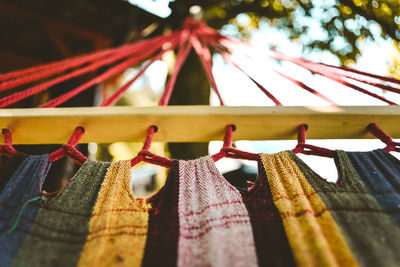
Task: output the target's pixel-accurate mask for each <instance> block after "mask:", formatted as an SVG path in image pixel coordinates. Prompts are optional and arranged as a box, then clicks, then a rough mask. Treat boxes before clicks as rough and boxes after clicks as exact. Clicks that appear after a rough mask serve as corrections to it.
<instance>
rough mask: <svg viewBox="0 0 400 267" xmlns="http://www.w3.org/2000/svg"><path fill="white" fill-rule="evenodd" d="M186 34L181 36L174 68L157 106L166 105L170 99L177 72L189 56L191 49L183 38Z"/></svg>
mask: <svg viewBox="0 0 400 267" xmlns="http://www.w3.org/2000/svg"><path fill="white" fill-rule="evenodd" d="M187 34H188V33H187V32H185V33H184V34H182V39H181V43H180V45H179V51H178V55H177V56H176V62H175V67H174V70H173V72H172V75H171V77H170V78H169V80H168V82H167V85H166V86H165V90H164V93H163V94H162V96H161V98H160V101H159V102H158V105H159V106H166V105H168V103H169V99H170V98H171V95H172V90H173V89H174V85H175V82H176V78H177V77H178V74H179V71H180V70H181V68H182V66H183V63H185V60H186V58H187V56H188V55H189V52H190V50H191V49H192V46H191V44H190V42H187V41H186V37H185V36H186V35H187Z"/></svg>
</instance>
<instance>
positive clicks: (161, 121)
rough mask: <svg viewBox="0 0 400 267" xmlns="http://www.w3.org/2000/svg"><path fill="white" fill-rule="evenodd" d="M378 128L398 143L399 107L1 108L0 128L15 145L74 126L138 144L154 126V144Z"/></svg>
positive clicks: (57, 138) (340, 135) (47, 140)
mask: <svg viewBox="0 0 400 267" xmlns="http://www.w3.org/2000/svg"><path fill="white" fill-rule="evenodd" d="M370 122H375V123H377V124H378V125H379V126H380V127H381V128H382V129H383V130H384V131H386V132H387V133H389V134H390V135H391V136H392V137H393V138H400V107H399V106H368V107H365V106H362V107H350V106H340V107H334V106H302V107H294V106H289V107H210V106H168V107H140V108H136V107H105V108H102V107H88V108H47V109H39V108H35V109H0V127H1V128H10V129H11V130H12V132H13V143H14V144H59V143H66V142H67V140H68V138H69V136H70V134H71V133H72V132H73V130H74V128H75V127H76V126H82V127H84V128H85V130H86V131H85V134H84V135H83V137H82V141H81V143H87V142H96V143H111V142H117V141H133V142H142V141H143V140H144V136H145V131H146V128H147V127H148V126H150V125H152V124H154V125H157V126H158V128H159V131H158V132H157V133H156V134H155V137H154V141H164V142H167V141H168V142H204V141H212V140H222V137H223V133H224V127H225V125H227V124H229V123H232V124H235V125H236V127H237V130H236V131H235V132H234V140H287V139H295V138H296V127H297V125H299V124H301V123H306V124H308V126H309V129H308V131H307V138H309V139H358V138H374V137H373V136H372V135H370V134H368V133H367V132H366V130H365V128H366V126H367V125H368V123H370Z"/></svg>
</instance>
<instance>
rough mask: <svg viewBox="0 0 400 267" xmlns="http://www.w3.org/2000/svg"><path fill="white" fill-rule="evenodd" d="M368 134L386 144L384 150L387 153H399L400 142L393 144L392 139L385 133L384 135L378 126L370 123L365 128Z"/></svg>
mask: <svg viewBox="0 0 400 267" xmlns="http://www.w3.org/2000/svg"><path fill="white" fill-rule="evenodd" d="M367 130H368V132H370V133H371V134H373V135H374V136H375V137H376V138H378V139H379V140H381V141H382V142H383V143H385V144H386V147H385V148H384V150H386V151H387V152H390V151H397V152H400V142H394V141H393V139H392V137H390V136H389V135H388V134H387V133H385V132H384V131H383V130H382V129H381V128H379V126H378V125H376V124H375V123H370V124H369V125H368V126H367Z"/></svg>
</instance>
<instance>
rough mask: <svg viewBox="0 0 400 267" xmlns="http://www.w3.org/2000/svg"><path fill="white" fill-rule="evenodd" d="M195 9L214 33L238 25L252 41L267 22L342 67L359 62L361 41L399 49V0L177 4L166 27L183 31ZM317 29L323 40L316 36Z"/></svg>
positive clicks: (186, 0)
mask: <svg viewBox="0 0 400 267" xmlns="http://www.w3.org/2000/svg"><path fill="white" fill-rule="evenodd" d="M193 5H198V6H201V7H202V9H203V19H205V20H206V22H207V23H208V24H209V25H210V26H212V27H215V28H221V27H222V26H224V25H226V24H228V23H230V24H233V25H236V27H237V30H238V31H237V32H238V35H239V36H238V37H241V38H244V39H246V38H247V37H248V36H249V34H251V32H252V31H254V30H255V29H257V28H258V27H259V23H260V21H263V22H267V23H269V24H270V25H272V26H275V27H278V28H280V29H282V30H283V31H286V32H288V35H289V36H290V38H292V39H293V40H298V41H299V42H301V43H302V44H303V47H304V49H305V50H307V49H321V50H328V51H330V52H331V53H333V54H334V55H336V56H338V57H339V59H340V60H341V62H342V64H348V63H350V62H352V61H355V60H356V57H357V55H358V54H359V53H360V50H359V47H358V43H359V41H362V40H364V39H372V40H374V39H375V38H377V37H378V36H382V37H383V38H391V39H393V40H394V41H395V42H396V44H397V41H398V40H399V39H400V26H399V24H400V1H398V0H385V1H383V0H373V1H370V0H207V1H199V0H175V1H174V2H172V3H171V4H170V6H171V8H172V9H173V12H172V15H171V16H170V17H169V18H167V19H166V20H165V21H163V24H164V25H170V26H172V27H178V26H179V25H181V23H182V20H183V19H184V18H185V17H186V16H188V15H189V8H190V7H191V6H193ZM239 14H247V15H248V17H249V18H250V22H249V23H247V24H246V25H245V26H244V25H242V24H241V23H239V22H238V20H237V18H238V15H239ZM316 25H318V26H319V27H320V28H321V29H322V31H323V32H324V36H323V37H319V38H316V37H315V36H314V35H313V34H312V33H313V32H312V31H313V29H314V28H313V27H315V26H316ZM376 25H378V27H377V26H376Z"/></svg>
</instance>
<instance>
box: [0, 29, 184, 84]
mask: <svg viewBox="0 0 400 267" xmlns="http://www.w3.org/2000/svg"><path fill="white" fill-rule="evenodd" d="M179 34H180V31H176V32H173V33H171V34H168V35H164V36H159V37H155V38H152V39H148V40H143V41H139V42H137V43H134V44H126V45H122V46H120V47H116V48H110V49H107V50H102V51H98V52H95V53H91V54H86V55H79V56H76V57H72V58H67V59H64V60H61V61H57V62H51V63H46V64H42V65H39V66H34V67H31V68H27V69H23V70H17V71H12V72H9V73H5V74H0V81H3V80H8V79H12V78H16V77H21V76H25V75H28V74H31V73H38V72H39V73H40V75H44V73H43V72H44V71H50V73H52V74H55V73H56V72H55V71H56V70H58V71H60V69H62V70H63V71H64V70H67V69H68V68H72V67H77V66H79V65H81V64H84V63H87V62H89V61H93V60H96V59H99V58H101V57H104V56H107V55H109V54H112V53H118V52H121V51H124V50H130V51H134V50H140V49H145V48H146V47H147V46H148V45H154V44H155V43H160V42H161V43H163V42H165V40H166V41H168V39H169V38H171V37H173V36H175V37H176V36H177V35H179ZM52 71H53V72H52ZM46 73H47V72H46ZM43 77H44V76H41V78H43Z"/></svg>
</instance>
